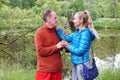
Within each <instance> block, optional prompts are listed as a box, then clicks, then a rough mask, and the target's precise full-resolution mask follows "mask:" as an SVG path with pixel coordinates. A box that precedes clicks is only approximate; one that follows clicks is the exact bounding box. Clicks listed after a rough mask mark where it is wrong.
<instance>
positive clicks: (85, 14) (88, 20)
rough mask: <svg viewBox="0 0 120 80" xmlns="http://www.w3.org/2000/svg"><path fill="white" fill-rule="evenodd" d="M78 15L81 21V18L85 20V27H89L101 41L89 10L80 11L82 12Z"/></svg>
mask: <svg viewBox="0 0 120 80" xmlns="http://www.w3.org/2000/svg"><path fill="white" fill-rule="evenodd" d="M76 15H78V17H79V19H81V18H82V19H83V23H82V24H83V26H85V27H88V28H89V29H90V30H91V31H92V33H93V34H94V35H95V37H96V39H100V37H99V35H98V33H97V31H96V29H95V28H94V26H93V22H92V19H91V17H90V14H89V12H88V11H87V10H85V11H80V12H77V13H76Z"/></svg>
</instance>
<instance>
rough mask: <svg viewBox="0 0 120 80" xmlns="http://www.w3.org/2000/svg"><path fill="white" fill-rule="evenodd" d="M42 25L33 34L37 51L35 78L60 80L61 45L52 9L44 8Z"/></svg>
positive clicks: (56, 21)
mask: <svg viewBox="0 0 120 80" xmlns="http://www.w3.org/2000/svg"><path fill="white" fill-rule="evenodd" d="M43 20H44V22H45V23H44V25H43V26H42V27H40V28H39V29H38V30H37V31H36V34H35V47H36V52H37V72H36V80H62V72H61V70H62V67H63V64H62V58H61V55H60V49H61V48H62V47H63V46H62V45H61V43H62V42H60V40H59V38H58V36H57V34H56V28H57V25H58V18H57V15H56V13H55V12H54V11H53V10H46V11H45V13H44V16H43Z"/></svg>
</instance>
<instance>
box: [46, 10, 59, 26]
mask: <svg viewBox="0 0 120 80" xmlns="http://www.w3.org/2000/svg"><path fill="white" fill-rule="evenodd" d="M47 22H48V23H49V24H50V25H51V27H52V28H54V27H55V28H56V27H57V26H58V17H57V15H56V13H55V12H51V16H50V17H48V18H47Z"/></svg>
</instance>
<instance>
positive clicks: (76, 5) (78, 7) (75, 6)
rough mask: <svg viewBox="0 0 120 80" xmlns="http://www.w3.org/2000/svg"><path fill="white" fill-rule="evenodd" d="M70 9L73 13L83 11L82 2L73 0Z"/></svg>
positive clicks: (81, 0)
mask: <svg viewBox="0 0 120 80" xmlns="http://www.w3.org/2000/svg"><path fill="white" fill-rule="evenodd" d="M70 9H71V11H72V12H73V13H76V12H78V11H82V10H84V9H85V8H84V2H83V0H73V1H71V5H70Z"/></svg>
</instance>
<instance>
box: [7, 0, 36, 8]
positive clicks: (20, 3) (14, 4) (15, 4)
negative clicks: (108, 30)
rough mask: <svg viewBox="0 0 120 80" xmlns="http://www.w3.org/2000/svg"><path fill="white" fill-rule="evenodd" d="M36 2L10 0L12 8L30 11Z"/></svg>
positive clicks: (30, 0) (31, 0) (33, 0)
mask: <svg viewBox="0 0 120 80" xmlns="http://www.w3.org/2000/svg"><path fill="white" fill-rule="evenodd" d="M35 1H36V0H10V4H9V5H10V6H11V7H12V8H15V7H19V8H21V9H29V8H32V7H33V6H34V5H35Z"/></svg>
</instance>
